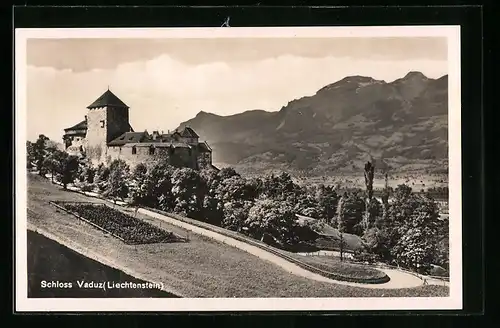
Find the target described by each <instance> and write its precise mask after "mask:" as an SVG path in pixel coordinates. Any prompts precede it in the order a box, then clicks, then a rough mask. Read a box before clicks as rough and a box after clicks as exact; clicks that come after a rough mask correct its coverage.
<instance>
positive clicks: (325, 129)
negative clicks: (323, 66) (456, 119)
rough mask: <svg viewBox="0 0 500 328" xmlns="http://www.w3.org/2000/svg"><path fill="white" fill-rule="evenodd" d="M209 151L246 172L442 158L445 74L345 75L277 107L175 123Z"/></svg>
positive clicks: (420, 166)
mask: <svg viewBox="0 0 500 328" xmlns="http://www.w3.org/2000/svg"><path fill="white" fill-rule="evenodd" d="M184 126H190V127H192V128H193V129H195V130H196V131H197V133H198V134H199V135H200V136H201V137H202V138H203V139H205V140H206V141H207V142H208V143H209V144H210V145H211V147H212V149H213V160H214V163H224V164H229V165H233V166H236V167H238V168H240V169H244V170H249V171H262V170H275V169H277V170H290V171H297V172H302V173H306V174H312V175H320V174H331V173H335V172H359V171H360V169H361V168H362V167H363V165H364V163H365V162H366V160H368V159H372V160H375V162H376V165H377V167H379V168H382V169H390V170H391V171H415V170H417V171H418V170H420V171H422V170H425V171H432V172H437V171H443V172H445V171H446V170H447V164H448V162H447V161H448V76H447V75H445V76H443V77H441V78H439V79H431V78H428V77H426V76H425V75H424V74H422V73H420V72H410V73H408V74H407V75H406V76H404V77H403V78H400V79H398V80H395V81H393V82H390V83H387V82H385V81H381V80H375V79H373V78H371V77H365V76H349V77H346V78H344V79H342V80H340V81H337V82H335V83H332V84H330V85H327V86H325V87H323V88H322V89H320V90H318V91H317V92H316V94H314V95H312V96H308V97H302V98H300V99H296V100H292V101H290V102H289V103H288V104H287V105H286V106H284V107H283V108H281V110H280V111H278V112H267V111H264V110H249V111H246V112H243V113H240V114H235V115H231V116H219V115H215V114H211V113H206V112H203V111H202V112H200V113H198V114H197V115H196V117H194V118H192V119H190V120H189V121H186V122H183V123H182V124H181V125H180V127H179V128H183V127H184Z"/></svg>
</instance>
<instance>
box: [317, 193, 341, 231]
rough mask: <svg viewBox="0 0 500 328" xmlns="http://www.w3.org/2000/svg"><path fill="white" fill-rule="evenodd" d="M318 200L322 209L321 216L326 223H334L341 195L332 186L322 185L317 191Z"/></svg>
mask: <svg viewBox="0 0 500 328" xmlns="http://www.w3.org/2000/svg"><path fill="white" fill-rule="evenodd" d="M316 200H317V203H318V207H319V210H320V218H321V219H323V221H325V222H326V223H329V224H330V223H332V222H333V220H334V219H335V215H336V212H337V204H338V201H339V196H338V195H337V192H336V191H335V189H334V188H333V187H332V186H328V187H325V186H324V185H320V186H319V187H318V189H317V192H316Z"/></svg>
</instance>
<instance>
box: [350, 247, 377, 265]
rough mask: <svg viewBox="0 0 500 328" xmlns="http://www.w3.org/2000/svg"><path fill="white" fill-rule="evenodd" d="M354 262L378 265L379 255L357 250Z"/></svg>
mask: <svg viewBox="0 0 500 328" xmlns="http://www.w3.org/2000/svg"><path fill="white" fill-rule="evenodd" d="M353 257H354V260H355V261H358V262H362V263H370V264H373V263H376V262H377V255H375V254H372V253H369V252H368V251H366V250H356V251H354V254H353Z"/></svg>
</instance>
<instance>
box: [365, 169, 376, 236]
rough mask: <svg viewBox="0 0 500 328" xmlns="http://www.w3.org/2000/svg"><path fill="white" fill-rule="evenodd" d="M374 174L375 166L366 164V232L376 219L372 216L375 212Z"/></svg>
mask: <svg viewBox="0 0 500 328" xmlns="http://www.w3.org/2000/svg"><path fill="white" fill-rule="evenodd" d="M374 172H375V166H374V165H373V164H372V163H371V162H367V163H366V164H365V170H364V175H365V186H366V197H365V202H366V205H365V207H366V212H365V218H364V228H365V230H368V229H369V228H370V227H371V225H372V224H373V222H374V221H375V218H374V217H373V216H372V212H373V211H372V210H371V205H372V198H373V177H374Z"/></svg>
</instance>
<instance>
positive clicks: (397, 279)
mask: <svg viewBox="0 0 500 328" xmlns="http://www.w3.org/2000/svg"><path fill="white" fill-rule="evenodd" d="M139 212H140V213H142V214H145V215H148V216H151V217H154V218H156V219H159V220H162V221H165V222H167V223H169V224H172V225H176V226H178V227H181V228H183V229H186V230H189V231H192V232H194V233H196V234H200V235H203V236H206V237H209V238H212V239H215V240H217V241H220V242H222V243H224V244H227V245H230V246H233V247H236V248H239V249H241V250H243V251H245V252H248V253H250V254H252V255H255V256H258V257H259V258H261V259H263V260H267V261H270V262H272V263H274V264H276V265H278V266H280V267H281V268H283V269H284V270H286V271H288V272H290V273H292V274H295V275H297V276H301V277H305V278H309V279H312V280H316V281H321V282H328V283H333V284H339V285H347V286H353V287H363V288H374V289H396V288H412V287H417V286H421V285H422V284H423V281H422V280H421V279H420V278H418V277H416V276H414V275H412V274H409V273H406V272H402V271H398V270H392V269H378V270H380V271H383V272H385V274H387V275H388V276H389V278H390V281H388V282H386V283H383V284H360V283H352V282H345V281H338V280H333V279H330V278H326V277H323V276H321V275H319V274H316V273H313V272H311V271H308V270H305V269H303V268H301V267H299V266H298V265H296V264H294V263H292V262H289V261H287V260H285V259H283V258H281V257H279V256H277V255H275V254H273V253H270V252H267V251H265V250H263V249H262V248H259V247H257V246H253V245H250V244H247V243H245V242H242V241H239V240H236V239H234V238H231V237H228V236H224V235H222V234H220V233H217V232H214V231H210V230H208V229H204V228H201V227H198V226H194V225H192V224H189V223H186V222H182V221H179V220H177V219H174V218H171V217H168V216H165V215H161V214H158V213H156V212H153V211H149V210H147V209H144V208H140V209H139Z"/></svg>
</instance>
